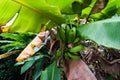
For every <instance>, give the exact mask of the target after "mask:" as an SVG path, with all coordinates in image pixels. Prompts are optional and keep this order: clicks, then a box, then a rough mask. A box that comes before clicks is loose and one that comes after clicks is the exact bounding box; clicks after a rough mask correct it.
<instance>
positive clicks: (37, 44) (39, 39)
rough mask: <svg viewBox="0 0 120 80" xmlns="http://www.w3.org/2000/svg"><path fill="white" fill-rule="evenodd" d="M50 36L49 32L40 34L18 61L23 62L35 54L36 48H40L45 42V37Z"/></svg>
mask: <svg viewBox="0 0 120 80" xmlns="http://www.w3.org/2000/svg"><path fill="white" fill-rule="evenodd" d="M46 35H48V32H40V33H39V34H38V35H37V36H36V37H35V38H34V39H33V40H32V42H30V43H29V44H28V46H27V47H26V48H25V49H24V50H23V51H22V52H21V54H20V55H19V56H18V57H17V59H16V60H17V61H18V62H21V61H23V60H25V59H27V58H29V57H30V56H32V55H34V54H35V51H34V47H38V48H39V47H40V46H41V44H42V43H43V41H44V40H45V36H46Z"/></svg>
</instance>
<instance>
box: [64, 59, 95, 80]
mask: <svg viewBox="0 0 120 80" xmlns="http://www.w3.org/2000/svg"><path fill="white" fill-rule="evenodd" d="M63 70H64V72H65V75H66V78H67V80H97V79H96V77H95V76H94V74H93V73H92V72H91V71H90V69H89V68H88V66H87V65H86V64H85V63H84V62H83V61H82V60H79V59H78V60H68V61H64V67H63Z"/></svg>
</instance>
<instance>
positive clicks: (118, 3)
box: [116, 0, 120, 16]
mask: <svg viewBox="0 0 120 80" xmlns="http://www.w3.org/2000/svg"><path fill="white" fill-rule="evenodd" d="M116 3H117V8H118V11H117V14H118V15H119V16H120V0H116Z"/></svg>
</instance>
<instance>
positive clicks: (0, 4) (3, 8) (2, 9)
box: [0, 0, 20, 26]
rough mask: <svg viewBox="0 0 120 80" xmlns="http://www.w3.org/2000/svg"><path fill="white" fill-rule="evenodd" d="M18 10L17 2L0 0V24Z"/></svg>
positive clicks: (8, 19) (9, 18) (4, 22)
mask: <svg viewBox="0 0 120 80" xmlns="http://www.w3.org/2000/svg"><path fill="white" fill-rule="evenodd" d="M19 10H20V5H19V4H17V3H15V2H13V1H11V0H0V26H3V25H5V24H6V23H7V22H8V21H10V20H11V18H13V17H14V15H15V14H16V13H17V12H18V11H19Z"/></svg>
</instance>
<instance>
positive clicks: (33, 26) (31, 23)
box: [9, 7, 48, 32]
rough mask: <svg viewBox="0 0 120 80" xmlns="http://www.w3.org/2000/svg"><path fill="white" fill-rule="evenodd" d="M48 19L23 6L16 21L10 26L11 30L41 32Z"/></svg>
mask: <svg viewBox="0 0 120 80" xmlns="http://www.w3.org/2000/svg"><path fill="white" fill-rule="evenodd" d="M47 22H48V20H47V19H45V18H43V17H42V16H41V15H38V14H37V13H35V12H33V11H31V10H30V9H28V8H26V7H22V8H21V10H20V12H19V14H18V17H17V18H16V20H15V22H14V23H13V24H12V25H11V27H10V30H9V31H10V32H40V29H41V26H42V24H46V23H47Z"/></svg>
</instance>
